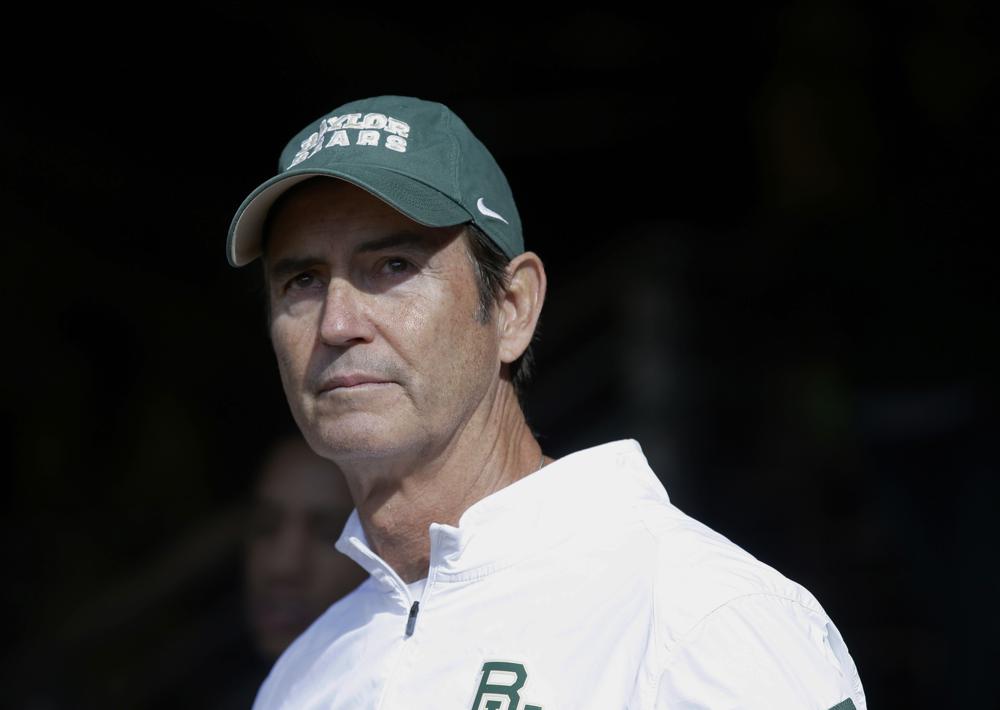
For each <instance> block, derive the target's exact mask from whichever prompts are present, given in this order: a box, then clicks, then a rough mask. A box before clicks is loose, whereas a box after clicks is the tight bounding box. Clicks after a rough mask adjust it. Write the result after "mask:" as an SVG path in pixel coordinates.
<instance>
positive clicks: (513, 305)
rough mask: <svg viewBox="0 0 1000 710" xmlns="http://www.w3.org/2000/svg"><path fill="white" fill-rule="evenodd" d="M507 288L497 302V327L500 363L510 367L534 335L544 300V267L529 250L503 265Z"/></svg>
mask: <svg viewBox="0 0 1000 710" xmlns="http://www.w3.org/2000/svg"><path fill="white" fill-rule="evenodd" d="M507 275H508V277H509V286H508V287H507V291H506V293H505V294H504V297H503V300H501V302H500V308H499V309H498V313H497V328H498V330H499V335H500V362H503V363H507V364H510V363H512V362H514V361H515V360H517V359H518V358H519V357H521V354H522V353H523V352H524V351H525V350H526V349H527V348H528V345H529V343H531V338H532V336H533V335H534V334H535V326H536V325H537V324H538V316H539V315H541V313H542V303H543V302H544V301H545V266H544V265H543V264H542V260H541V259H539V258H538V255H537V254H535V253H534V252H531V251H526V252H524V253H523V254H518V255H517V256H516V257H514V258H513V259H512V260H511V262H510V263H509V264H508V265H507Z"/></svg>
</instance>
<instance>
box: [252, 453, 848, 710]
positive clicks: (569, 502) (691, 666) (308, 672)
mask: <svg viewBox="0 0 1000 710" xmlns="http://www.w3.org/2000/svg"><path fill="white" fill-rule="evenodd" d="M430 539H431V553H430V568H429V572H428V577H427V582H426V586H425V588H424V591H423V593H422V595H421V598H420V599H419V600H415V599H412V598H411V594H410V590H409V588H408V587H407V586H406V584H404V583H403V582H402V580H401V579H400V578H399V577H398V575H397V574H396V573H395V572H394V571H393V570H392V569H391V568H389V566H388V565H386V564H385V562H383V561H382V560H381V559H380V558H379V557H378V556H377V555H376V554H375V553H374V552H372V551H371V550H370V549H369V548H368V546H367V544H366V542H365V536H364V533H363V532H362V529H361V525H360V523H359V520H358V518H357V512H356V511H355V513H354V514H353V515H352V516H351V518H350V520H349V521H348V523H347V525H346V527H345V529H344V532H343V535H342V536H341V538H340V540H339V541H338V542H337V547H338V549H340V550H341V551H342V552H344V553H345V554H347V555H349V556H351V557H352V558H353V559H354V560H356V561H357V562H358V563H359V564H360V565H362V566H363V567H364V568H365V569H367V570H368V572H369V573H370V575H371V576H370V577H369V579H368V580H367V581H365V582H364V583H363V584H362V585H361V586H360V587H359V588H358V589H357V590H356V591H354V592H353V593H351V594H350V595H348V596H347V597H345V598H344V599H342V600H341V601H339V602H337V603H336V604H334V605H333V606H332V607H330V609H329V610H327V612H326V613H325V614H323V616H321V617H320V618H319V619H318V620H317V621H316V622H315V623H314V624H313V625H312V626H311V627H310V628H309V630H308V631H306V632H305V633H304V634H303V635H302V636H301V637H300V638H299V639H298V640H297V641H296V642H295V643H294V644H293V645H292V646H291V647H290V648H289V649H288V650H287V651H286V652H285V654H284V655H283V656H282V657H281V658H280V659H279V661H278V662H277V664H276V666H275V668H274V669H273V670H272V672H271V674H270V676H269V677H268V678H267V680H266V681H265V683H264V685H263V687H262V688H261V691H260V693H259V695H258V697H257V700H256V703H255V705H254V708H255V710H269V709H271V708H328V709H330V710H347V709H348V708H350V709H351V710H359V709H368V708H373V709H374V708H377V709H380V710H396V709H404V708H405V709H407V710H410V709H415V710H425V709H426V710H431V709H434V710H437V709H438V708H440V709H444V708H448V709H449V710H470V709H471V710H561V709H565V710H584V709H593V710H613V709H616V708H629V709H630V710H651V709H653V708H656V709H663V710H665V709H667V708H688V709H691V708H712V709H713V710H715V709H721V708H760V709H761V710H764V709H766V710H779V709H781V708H788V709H789V710H791V709H792V708H794V709H795V710H808V709H815V710H828V709H829V708H833V707H836V708H837V710H846V709H848V708H852V707H853V708H857V710H864V709H865V707H866V705H865V696H864V691H863V690H862V687H861V680H860V679H859V677H858V673H857V670H856V668H855V666H854V662H853V661H852V660H851V657H850V655H849V654H848V652H847V648H846V646H845V645H844V642H843V640H842V639H841V637H840V634H839V633H838V631H837V629H836V627H835V626H834V625H833V622H832V621H830V619H829V618H828V617H827V615H826V613H825V612H824V611H823V609H822V607H820V605H819V602H817V601H816V599H815V598H814V597H813V596H812V595H811V594H810V593H809V592H808V591H806V590H805V589H803V588H802V587H800V586H799V585H797V584H795V583H794V582H792V581H790V580H788V579H786V578H785V577H783V576H782V575H781V574H779V573H778V572H777V571H775V570H774V569H772V568H770V567H768V566H767V565H765V564H763V563H761V562H758V561H757V560H755V559H754V558H753V557H751V556H750V555H749V554H747V553H746V552H744V551H743V550H741V549H740V548H739V547H737V546H736V545H734V544H732V543H731V542H729V541H728V540H726V539H725V538H724V537H722V536H721V535H719V534H717V533H715V532H713V531H712V530H710V529H708V528H707V527H705V526H704V525H702V524H701V523H698V522H697V521H695V520H693V519H691V518H689V517H688V516H686V515H685V514H684V513H682V512H681V511H679V510H678V509H677V508H675V507H674V506H673V505H671V503H670V501H669V499H668V497H667V494H666V491H664V489H663V486H662V485H661V484H660V482H659V480H658V479H657V478H656V476H655V475H654V474H653V472H652V471H651V470H650V468H649V466H648V464H647V463H646V459H645V457H644V456H643V455H642V451H641V449H640V448H639V445H638V444H637V443H636V442H634V441H618V442H614V443H610V444H605V445H603V446H598V447H594V448H592V449H587V450H584V451H579V452H577V453H574V454H571V455H569V456H566V457H564V458H562V459H559V460H557V461H555V462H554V463H551V464H549V465H548V466H546V467H545V468H543V469H542V470H540V471H538V472H537V473H534V474H532V475H530V476H527V477H526V478H523V479H521V480H519V481H517V482H516V483H514V484H512V485H510V486H508V487H506V488H504V489H502V490H500V491H498V492H496V493H494V494H492V495H490V496H488V497H487V498H484V499H483V500H481V501H479V502H477V503H476V504H474V505H473V506H472V507H470V508H469V509H468V510H467V511H466V512H465V514H464V515H462V518H461V520H460V522H459V526H458V527H457V528H456V527H451V526H448V525H438V524H432V525H431V526H430ZM414 602H419V607H418V608H416V609H415V608H414ZM408 631H412V633H409V634H408ZM852 703H853V704H852Z"/></svg>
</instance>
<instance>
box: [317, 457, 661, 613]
mask: <svg viewBox="0 0 1000 710" xmlns="http://www.w3.org/2000/svg"><path fill="white" fill-rule="evenodd" d="M642 500H656V501H660V502H669V498H668V497H667V492H666V491H665V490H664V488H663V485H662V484H661V483H660V481H659V480H658V479H657V478H656V475H655V474H654V473H653V472H652V470H651V469H650V468H649V464H648V463H647V462H646V457H645V456H644V455H643V453H642V449H641V447H640V446H639V444H638V442H636V441H634V440H632V439H625V440H621V441H614V442H611V443H608V444H602V445H600V446H595V447H592V448H589V449H583V450H581V451H577V452H575V453H572V454H569V455H568V456H564V457H563V458H560V459H557V460H556V461H553V462H552V463H550V464H549V465H547V466H545V467H543V468H542V469H540V470H539V471H537V472H535V473H533V474H530V475H528V476H525V477H524V478H521V479H519V480H517V481H515V482H514V483H512V484H511V485H509V486H507V487H505V488H502V489H500V490H499V491H496V492H495V493H493V494H491V495H489V496H487V497H485V498H483V499H482V500H479V501H477V502H476V503H474V504H473V505H471V506H470V507H469V508H468V509H467V510H466V511H465V513H463V514H462V517H461V518H460V519H459V523H458V526H457V527H455V526H451V525H442V524H438V523H431V525H430V529H429V534H430V539H431V554H430V569H429V570H428V586H431V585H432V584H434V583H435V582H465V581H471V580H475V579H479V578H482V577H486V576H488V575H489V574H491V573H493V572H495V571H497V570H499V569H503V568H505V567H508V566H510V565H512V564H514V563H515V562H517V561H518V560H519V559H522V558H523V557H524V556H525V555H527V554H529V553H531V552H532V551H534V550H541V549H545V548H547V547H551V546H553V545H557V544H559V543H560V542H562V541H565V540H568V539H570V538H572V537H574V536H575V535H576V534H577V531H578V530H579V529H580V526H581V525H586V526H590V527H592V526H594V525H602V524H603V525H607V524H612V525H613V524H614V521H615V520H616V516H615V515H610V514H609V513H610V512H611V511H621V510H622V509H623V508H622V505H623V504H624V505H625V506H628V507H632V506H635V505H637V504H638V503H639V502H640V501H642ZM337 549H338V550H340V551H341V552H343V553H344V554H345V555H347V556H348V557H350V558H351V559H353V560H354V561H355V562H357V563H358V564H359V565H361V566H362V567H363V568H364V569H365V570H367V571H368V573H369V574H371V575H372V577H373V579H374V580H375V581H376V582H378V583H379V584H380V585H381V586H387V587H390V588H395V589H396V590H397V591H399V592H403V588H405V584H404V583H403V581H402V580H401V579H400V578H399V576H398V575H397V574H396V572H395V571H394V570H393V569H392V568H391V567H390V566H389V565H388V564H386V563H385V561H384V560H382V558H381V557H379V556H378V555H377V554H375V552H374V551H372V550H371V549H370V548H369V546H368V541H367V539H366V538H365V534H364V530H363V529H362V527H361V520H360V518H359V517H358V511H357V510H354V512H352V513H351V516H350V518H349V519H348V521H347V524H346V525H345V527H344V531H343V533H342V534H341V536H340V539H339V540H338V541H337ZM403 593H404V594H405V592H403Z"/></svg>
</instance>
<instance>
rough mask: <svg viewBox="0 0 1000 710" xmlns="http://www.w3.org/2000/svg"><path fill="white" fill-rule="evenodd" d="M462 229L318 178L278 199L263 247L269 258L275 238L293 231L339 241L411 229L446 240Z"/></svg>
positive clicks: (340, 182)
mask: <svg viewBox="0 0 1000 710" xmlns="http://www.w3.org/2000/svg"><path fill="white" fill-rule="evenodd" d="M461 231H462V229H461V225H455V226H453V227H443V228H442V227H428V226H425V225H423V224H420V223H419V222H416V221H414V220H413V219H411V218H409V217H408V216H406V215H404V214H403V213H402V212H400V211H399V210H397V209H395V208H394V207H392V206H391V205H389V204H387V203H386V202H384V201H382V200H381V199H379V198H378V197H375V196H374V195H372V194H370V193H369V192H367V191H365V190H364V189H362V188H360V187H357V186H356V185H353V184H351V183H349V182H346V181H344V180H339V179H337V178H331V177H314V178H311V179H309V180H306V181H304V182H302V183H300V184H298V185H295V186H294V187H292V188H291V189H289V190H288V191H287V192H285V193H284V194H283V195H282V196H281V197H280V198H278V200H276V201H275V204H274V205H273V206H272V208H271V210H270V212H269V213H268V216H267V219H266V221H265V224H264V231H263V240H262V247H263V255H264V259H265V262H266V261H267V259H268V257H269V256H271V255H272V253H273V251H274V248H275V244H276V242H281V241H284V240H287V239H288V237H289V235H291V236H300V235H303V234H305V235H309V234H314V235H321V236H322V237H323V238H324V240H325V241H339V240H352V239H353V240H364V239H373V238H377V237H379V236H384V235H388V234H400V233H409V234H413V235H421V236H423V237H426V238H427V240H429V241H439V242H441V243H442V244H443V243H445V242H446V241H448V240H450V239H451V238H454V237H455V236H457V235H458V234H460V233H461ZM335 237H336V239H335ZM347 246H350V245H349V244H348V245H347Z"/></svg>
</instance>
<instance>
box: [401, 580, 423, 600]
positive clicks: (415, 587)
mask: <svg viewBox="0 0 1000 710" xmlns="http://www.w3.org/2000/svg"><path fill="white" fill-rule="evenodd" d="M426 586H427V577H424V578H423V579H418V580H417V581H416V582H410V583H409V584H407V585H406V588H407V589H409V590H410V599H412V600H413V601H416V602H418V601H420V599H421V598H422V597H423V596H424V587H426Z"/></svg>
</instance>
